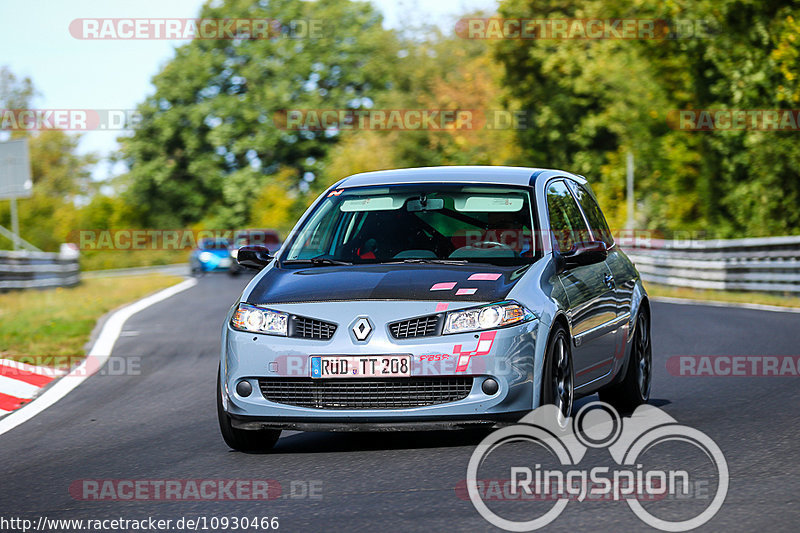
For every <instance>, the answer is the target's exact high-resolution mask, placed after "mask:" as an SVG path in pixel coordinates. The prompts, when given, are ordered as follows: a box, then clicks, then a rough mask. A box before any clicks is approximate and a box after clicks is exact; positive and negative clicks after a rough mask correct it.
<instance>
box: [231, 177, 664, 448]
mask: <svg viewBox="0 0 800 533" xmlns="http://www.w3.org/2000/svg"><path fill="white" fill-rule="evenodd" d="M238 262H239V263H240V264H241V265H243V266H247V267H251V268H257V269H261V271H260V272H259V273H258V274H257V275H256V276H255V277H254V278H253V280H252V281H251V282H250V283H249V284H248V286H247V287H246V288H245V290H244V292H243V293H242V295H241V297H240V298H239V301H237V302H236V303H235V305H234V306H233V307H232V308H231V310H230V313H229V314H228V316H227V317H226V320H225V323H224V326H223V329H222V350H221V359H220V368H219V374H218V386H217V409H218V417H219V423H220V428H221V432H222V435H223V437H224V439H225V442H226V443H227V444H228V445H229V446H230V447H232V448H234V449H239V450H257V449H265V448H270V447H272V446H273V445H274V444H275V442H276V441H277V439H278V437H279V435H280V431H281V430H282V429H296V430H323V431H325V430H330V431H339V430H379V431H385V430H406V429H440V428H464V427H474V426H476V425H485V426H493V425H496V424H502V423H507V422H514V421H516V420H518V419H519V418H520V417H521V416H522V415H524V414H525V413H527V412H528V411H530V410H531V409H534V408H536V407H538V406H539V405H542V404H555V405H556V406H557V407H558V410H559V412H560V416H561V417H562V418H564V419H565V418H566V417H568V416H569V415H570V413H571V411H572V405H573V401H574V399H575V398H577V397H579V396H584V395H587V394H592V393H595V392H599V393H600V395H601V398H602V399H603V400H605V401H608V402H610V403H612V404H614V405H615V406H616V407H618V408H619V409H621V410H623V411H627V410H632V409H633V408H634V407H636V406H637V405H639V404H641V403H643V402H646V401H647V400H648V398H649V394H650V382H651V370H652V364H651V357H652V356H651V344H650V309H649V304H648V299H647V294H646V293H645V290H644V288H643V286H642V283H641V280H640V278H639V275H638V273H637V271H636V269H635V268H634V267H633V265H632V264H631V262H630V260H629V259H628V258H627V257H626V255H625V253H624V252H623V251H622V250H620V249H619V246H617V245H616V244H615V242H614V240H613V237H612V235H611V233H610V231H609V229H608V225H607V223H606V221H605V218H604V216H603V214H602V212H601V210H600V208H599V207H598V204H597V201H596V200H595V197H594V195H593V193H592V191H591V189H590V187H589V185H588V184H587V182H586V180H585V179H584V178H583V177H581V176H576V175H574V174H570V173H569V172H564V171H560V170H543V169H535V168H512V167H480V166H472V167H434V168H415V169H401V170H389V171H381V172H369V173H364V174H357V175H354V176H350V177H348V178H345V179H343V180H341V181H339V182H338V183H336V184H335V185H334V186H332V187H331V188H330V189H329V190H327V191H326V192H325V193H324V194H322V196H320V198H319V199H317V201H316V202H315V203H314V204H313V205H312V206H311V207H310V208H309V209H308V211H307V212H306V213H305V214H304V215H303V217H302V218H301V219H300V221H299V222H298V223H297V226H296V227H295V229H294V230H293V231H292V233H291V235H290V236H289V238H287V239H286V241H285V243H284V244H283V246H282V247H281V249H280V251H278V252H277V253H276V254H275V256H274V257H273V256H272V255H271V254H270V251H269V250H268V249H267V248H265V247H264V246H246V247H243V248H241V249H240V250H239V252H238Z"/></svg>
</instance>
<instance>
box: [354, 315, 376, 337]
mask: <svg viewBox="0 0 800 533" xmlns="http://www.w3.org/2000/svg"><path fill="white" fill-rule="evenodd" d="M370 333H372V324H370V323H369V319H368V318H366V317H361V318H359V319H358V320H356V323H355V324H353V335H355V336H356V340H359V341H365V340H367V337H369V334H370Z"/></svg>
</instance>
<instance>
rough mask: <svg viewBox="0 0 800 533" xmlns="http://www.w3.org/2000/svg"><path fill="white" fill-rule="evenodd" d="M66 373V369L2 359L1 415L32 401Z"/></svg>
mask: <svg viewBox="0 0 800 533" xmlns="http://www.w3.org/2000/svg"><path fill="white" fill-rule="evenodd" d="M66 374H67V372H66V370H60V369H56V368H50V367H48V366H34V365H29V364H27V363H20V362H19V361H12V360H10V359H0V416H3V415H5V414H8V413H10V412H11V411H14V410H16V409H18V408H20V407H22V406H23V405H25V404H26V403H28V402H30V401H31V400H33V399H34V398H36V397H37V396H39V392H40V391H41V390H42V389H43V388H44V387H46V386H47V385H49V384H50V383H51V382H52V381H53V380H54V379H57V378H60V377H61V376H64V375H66Z"/></svg>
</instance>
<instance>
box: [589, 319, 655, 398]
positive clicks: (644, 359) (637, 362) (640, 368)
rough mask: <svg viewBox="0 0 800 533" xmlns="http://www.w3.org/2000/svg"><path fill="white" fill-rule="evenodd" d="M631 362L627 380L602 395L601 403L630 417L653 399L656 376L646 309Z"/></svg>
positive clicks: (636, 333)
mask: <svg viewBox="0 0 800 533" xmlns="http://www.w3.org/2000/svg"><path fill="white" fill-rule="evenodd" d="M629 357H630V359H629V361H628V367H627V369H626V370H625V377H623V378H622V381H621V382H620V383H618V384H616V385H612V386H610V387H608V388H606V389H603V390H601V391H600V393H599V396H600V400H601V401H604V402H606V403H609V404H611V405H612V406H614V407H615V408H616V409H617V410H618V411H620V412H623V413H630V412H632V411H633V410H634V409H636V408H637V407H638V406H640V405H642V404H644V403H647V400H649V399H650V386H651V383H652V375H653V348H652V344H651V341H650V315H649V314H648V313H647V310H646V309H642V310H641V311H639V314H638V315H637V316H636V330H635V331H634V333H633V342H632V345H631V353H630V356H629Z"/></svg>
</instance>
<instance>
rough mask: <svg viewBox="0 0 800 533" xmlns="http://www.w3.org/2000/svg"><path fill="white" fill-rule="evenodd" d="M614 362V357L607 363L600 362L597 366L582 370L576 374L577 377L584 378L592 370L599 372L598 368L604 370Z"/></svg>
mask: <svg viewBox="0 0 800 533" xmlns="http://www.w3.org/2000/svg"><path fill="white" fill-rule="evenodd" d="M613 360H614V358H613V357H612V358H611V359H608V360H607V361H600V362H599V363H597V364H596V365H594V366H590V367H589V368H585V369H583V370H581V371H580V372H578V373H576V374H575V375H576V376H582V375H584V374H588V373H589V372H591V371H592V370H597V369H598V368H603V367H604V366H606V365H610V364H611V362H612V361H613Z"/></svg>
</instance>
